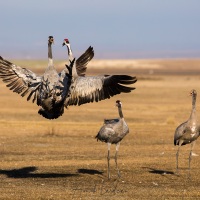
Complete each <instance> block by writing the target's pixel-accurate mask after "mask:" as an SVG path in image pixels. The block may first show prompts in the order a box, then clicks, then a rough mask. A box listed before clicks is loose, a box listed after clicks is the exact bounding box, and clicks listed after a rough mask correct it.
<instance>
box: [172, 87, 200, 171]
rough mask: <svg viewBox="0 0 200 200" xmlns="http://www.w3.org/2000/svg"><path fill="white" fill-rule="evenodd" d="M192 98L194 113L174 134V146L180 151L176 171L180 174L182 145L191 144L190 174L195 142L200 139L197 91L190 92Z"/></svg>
mask: <svg viewBox="0 0 200 200" xmlns="http://www.w3.org/2000/svg"><path fill="white" fill-rule="evenodd" d="M190 95H191V96H192V111H191V114H190V117H189V119H188V120H187V121H186V122H184V123H182V124H180V125H179V126H178V127H177V128H176V130H175V134H174V145H178V150H177V153H176V171H177V173H178V157H179V150H180V147H181V146H182V145H186V144H191V150H190V154H189V158H188V161H189V172H190V162H191V159H192V150H193V148H194V144H195V141H196V140H197V138H198V137H199V133H200V124H199V122H198V119H197V112H196V97H197V92H196V90H192V91H191V92H190Z"/></svg>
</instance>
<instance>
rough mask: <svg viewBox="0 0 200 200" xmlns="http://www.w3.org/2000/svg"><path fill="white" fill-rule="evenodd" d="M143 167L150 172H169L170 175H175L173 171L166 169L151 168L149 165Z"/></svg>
mask: <svg viewBox="0 0 200 200" xmlns="http://www.w3.org/2000/svg"><path fill="white" fill-rule="evenodd" d="M143 168H145V169H148V170H149V173H151V174H160V175H166V174H170V175H176V174H175V173H174V172H173V171H167V170H162V169H153V168H150V167H143Z"/></svg>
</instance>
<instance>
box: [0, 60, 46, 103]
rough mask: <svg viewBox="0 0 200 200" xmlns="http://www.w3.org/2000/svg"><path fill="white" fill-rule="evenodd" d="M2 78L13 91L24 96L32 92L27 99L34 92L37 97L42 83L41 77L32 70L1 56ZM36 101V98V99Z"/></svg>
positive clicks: (0, 71)
mask: <svg viewBox="0 0 200 200" xmlns="http://www.w3.org/2000/svg"><path fill="white" fill-rule="evenodd" d="M0 78H1V79H2V80H3V82H5V83H7V85H6V86H7V87H9V89H10V90H12V91H13V92H16V93H18V94H21V96H22V97H24V96H25V95H26V94H27V93H29V92H30V94H29V96H28V98H27V101H28V100H30V99H31V96H32V95H33V94H34V99H35V98H36V96H35V93H36V91H37V89H38V88H39V87H38V86H39V85H40V84H41V79H42V78H41V77H40V76H37V75H36V74H35V73H33V72H32V71H30V70H28V69H26V68H22V67H20V66H17V65H15V64H13V63H11V62H9V61H7V60H5V59H3V58H2V57H1V56H0ZM34 101H35V100H34Z"/></svg>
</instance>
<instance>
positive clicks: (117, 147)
mask: <svg viewBox="0 0 200 200" xmlns="http://www.w3.org/2000/svg"><path fill="white" fill-rule="evenodd" d="M119 146H120V143H117V145H116V152H115V164H116V168H117V173H118V177H120V171H119V168H118V165H117V153H118V151H119Z"/></svg>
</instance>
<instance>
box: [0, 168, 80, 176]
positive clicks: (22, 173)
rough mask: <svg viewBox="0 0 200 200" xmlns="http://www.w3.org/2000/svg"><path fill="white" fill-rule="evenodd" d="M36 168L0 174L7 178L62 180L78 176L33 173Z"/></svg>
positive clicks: (12, 170) (6, 171)
mask: <svg viewBox="0 0 200 200" xmlns="http://www.w3.org/2000/svg"><path fill="white" fill-rule="evenodd" d="M37 169H38V168H37V167H32V166H31V167H23V168H20V169H10V170H2V169H1V170H0V174H5V175H6V176H7V177H9V178H60V177H61V178H62V177H71V176H78V174H67V173H66V174H62V173H33V172H35V171H36V170H37Z"/></svg>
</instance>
